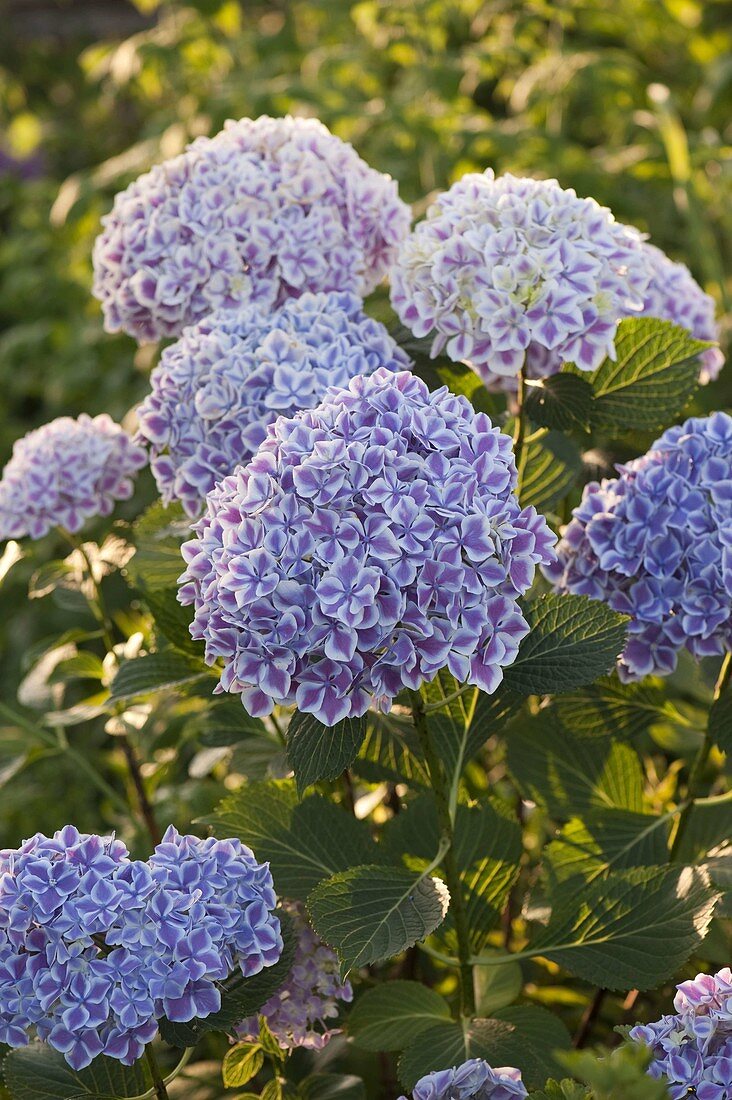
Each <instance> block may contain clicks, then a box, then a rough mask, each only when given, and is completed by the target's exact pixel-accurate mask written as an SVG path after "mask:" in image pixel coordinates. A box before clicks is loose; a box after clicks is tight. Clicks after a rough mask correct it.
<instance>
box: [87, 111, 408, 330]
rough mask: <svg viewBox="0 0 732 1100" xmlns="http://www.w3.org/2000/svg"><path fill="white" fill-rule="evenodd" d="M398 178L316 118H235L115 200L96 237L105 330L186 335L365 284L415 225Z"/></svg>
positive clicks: (380, 272)
mask: <svg viewBox="0 0 732 1100" xmlns="http://www.w3.org/2000/svg"><path fill="white" fill-rule="evenodd" d="M409 221H410V215H409V209H408V207H407V206H406V204H405V203H403V202H402V201H401V200H400V199H399V196H398V192H397V186H396V183H395V182H394V181H393V180H392V179H391V178H390V177H389V176H385V175H382V174H381V173H380V172H377V171H376V170H374V169H372V168H370V167H369V166H368V165H367V164H366V163H365V162H364V161H363V160H361V158H360V157H359V156H358V154H357V153H356V152H355V151H354V149H353V148H352V147H351V146H350V145H348V144H346V143H345V142H343V141H341V140H340V139H339V138H337V137H335V136H334V135H333V134H331V133H330V132H329V131H328V130H327V129H326V128H325V126H323V125H322V123H320V122H317V121H315V120H314V119H296V118H289V117H288V118H268V117H267V116H262V117H261V118H258V119H256V120H251V119H246V118H245V119H241V120H240V121H239V122H233V121H229V122H227V123H226V126H225V128H224V129H223V130H222V131H221V132H220V133H218V134H217V135H216V136H215V137H213V138H208V137H200V138H197V139H196V140H195V141H194V142H193V143H192V144H191V145H190V146H189V147H188V149H187V150H186V152H185V153H183V154H181V155H180V156H178V157H175V158H174V159H172V160H169V161H166V162H165V163H163V164H160V165H157V166H156V167H154V168H153V169H152V171H150V172H147V173H146V174H145V175H143V176H140V178H139V179H137V180H136V181H135V182H134V183H132V184H131V185H130V186H129V187H128V188H127V190H125V191H122V192H120V194H118V195H117V196H116V198H115V201H114V206H113V209H112V211H111V213H110V214H108V215H107V216H106V217H105V218H104V219H103V226H104V228H103V231H102V233H101V235H100V236H99V237H98V238H97V241H96V244H95V247H94V270H95V279H94V293H95V295H96V296H97V298H99V300H100V301H101V303H102V307H103V310H104V316H105V323H106V327H107V329H108V331H110V332H118V331H120V330H123V331H125V332H127V333H129V334H130V335H131V336H134V337H135V338H136V339H137V340H138V341H140V342H142V341H145V340H156V339H158V338H159V337H161V336H177V335H179V334H180V333H181V331H182V329H183V328H184V326H186V325H190V324H193V323H195V322H196V321H199V320H201V318H203V317H204V316H205V315H206V314H207V313H210V312H212V311H213V310H218V309H232V308H235V307H237V306H240V305H242V304H244V303H246V302H250V301H251V302H258V303H260V304H261V305H262V306H264V307H265V308H271V307H273V306H277V305H280V304H281V303H282V302H283V301H284V300H285V299H286V298H289V297H292V296H298V295H299V294H302V293H303V292H304V291H307V290H310V291H320V290H352V291H355V292H356V293H358V294H362V295H364V294H367V293H368V292H370V291H371V290H373V288H374V287H375V286H376V285H377V284H378V283H379V282H380V280H381V279H382V278H383V276H384V275H385V274H386V270H387V268H388V266H389V264H390V263H391V261H392V258H393V256H394V252H395V248H396V246H397V245H398V244H399V242H400V241H401V239H402V238H403V237H404V235H405V234H406V233H407V231H408V228H409Z"/></svg>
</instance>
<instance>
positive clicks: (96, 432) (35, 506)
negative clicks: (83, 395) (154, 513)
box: [0, 413, 147, 539]
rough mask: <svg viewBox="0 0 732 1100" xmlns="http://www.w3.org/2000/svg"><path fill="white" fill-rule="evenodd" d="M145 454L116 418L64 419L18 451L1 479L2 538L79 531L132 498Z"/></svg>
mask: <svg viewBox="0 0 732 1100" xmlns="http://www.w3.org/2000/svg"><path fill="white" fill-rule="evenodd" d="M146 463H147V454H146V452H145V449H144V448H143V447H141V446H139V445H138V444H137V443H135V442H134V441H133V440H132V439H131V437H130V436H129V435H128V434H127V432H126V431H124V429H123V428H121V427H120V426H119V424H116V423H115V422H114V420H112V418H111V417H109V416H107V415H106V413H103V414H102V415H100V416H95V417H91V416H87V415H86V414H85V413H82V415H81V416H80V417H78V419H76V420H74V419H72V418H71V417H69V416H60V417H58V419H56V420H52V421H51V422H50V424H44V425H43V427H42V428H36V429H35V431H32V432H28V434H27V435H25V436H23V438H22V439H19V440H18V441H17V442H16V443H15V446H14V447H13V453H12V456H11V458H10V461H9V462H8V464H7V465H6V467H5V469H4V470H3V474H2V479H0V539H19V538H23V537H25V536H26V535H29V536H30V537H31V538H32V539H39V538H42V537H43V535H45V534H47V533H48V532H49V531H50V530H51V528H52V527H63V528H64V529H65V530H66V531H70V532H72V533H74V534H75V533H76V532H77V531H80V530H81V528H82V527H83V526H84V524H85V523H86V522H87V520H89V519H91V518H93V517H94V516H108V515H110V513H111V512H112V510H113V509H114V505H115V502H116V501H119V500H127V499H128V498H129V497H130V496H132V491H133V487H134V479H135V477H136V475H137V474H138V472H139V471H140V470H141V469H142V467H143V466H145V465H146Z"/></svg>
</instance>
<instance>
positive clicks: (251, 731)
mask: <svg viewBox="0 0 732 1100" xmlns="http://www.w3.org/2000/svg"><path fill="white" fill-rule="evenodd" d="M256 738H263V739H264V738H269V733H268V732H267V729H266V728H265V725H264V722H263V721H262V719H261V718H252V717H251V716H250V715H249V714H247V712H246V711H245V710H244V707H243V706H242V705H241V702H240V701H239V699H238V698H234V699H231V698H227V699H224V700H223V701H221V696H216V698H215V699H214V700H212V702H211V705H210V706H208V707H207V708H206V712H205V714H204V715H203V719H202V726H201V732H200V734H199V740H200V742H201V744H202V745H208V746H209V747H210V748H222V747H224V746H229V745H236V744H238V743H239V742H240V741H250V740H252V739H256ZM278 744H279V742H278Z"/></svg>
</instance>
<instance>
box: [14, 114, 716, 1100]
mask: <svg viewBox="0 0 732 1100" xmlns="http://www.w3.org/2000/svg"><path fill="white" fill-rule="evenodd" d="M420 209H421V210H424V209H427V213H426V215H425V216H424V217H422V218H421V220H417V223H416V226H415V228H414V229H413V230H411V232H410V229H409V227H410V220H411V219H410V213H409V211H408V209H407V208H406V206H405V205H404V204H403V203H402V202H401V201H400V200H399V198H398V195H397V190H396V184H395V183H394V182H393V181H391V180H390V179H388V178H387V177H385V176H383V175H382V174H381V173H380V172H379V171H378V170H377V168H376V167H370V166H368V165H366V164H365V163H364V162H363V161H362V160H360V158H359V157H358V155H357V154H356V153H355V151H354V150H353V149H352V148H351V147H350V146H348V145H346V144H345V143H344V142H342V141H341V140H340V139H338V138H336V137H335V136H333V135H332V134H330V133H329V132H328V131H327V130H326V129H325V128H324V127H323V126H321V125H320V124H319V123H317V122H315V121H304V120H299V119H290V118H288V119H271V118H262V119H257V120H255V121H252V120H248V119H244V120H241V121H240V122H233V123H229V124H227V127H226V128H225V130H224V131H223V132H222V133H220V134H218V135H216V136H214V137H212V138H199V139H198V140H197V141H195V142H194V143H193V145H192V146H191V147H190V148H189V149H188V150H187V151H186V152H185V153H184V154H183V155H182V156H180V157H178V158H176V159H175V160H173V161H168V162H166V163H165V164H162V165H158V166H156V167H155V168H153V169H152V171H151V172H149V173H147V174H146V175H144V176H142V177H140V179H138V180H137V181H136V182H134V183H132V184H131V185H130V187H128V189H127V190H126V191H125V192H123V193H122V194H121V195H119V196H118V197H117V199H116V200H115V203H114V207H113V210H112V212H111V213H110V214H108V215H106V216H105V219H104V225H103V228H102V232H101V234H100V236H99V239H98V242H97V246H96V250H95V256H94V264H95V275H96V282H95V292H96V294H97V296H98V297H99V298H100V299H101V302H102V307H103V310H104V315H105V323H106V326H107V328H108V329H109V330H111V331H117V330H120V329H122V330H124V331H126V332H128V333H129V334H130V335H132V336H133V337H134V338H135V339H136V340H138V341H143V340H144V341H149V340H156V339H158V338H161V337H174V338H176V339H175V342H174V343H170V344H168V345H167V346H165V347H163V348H162V349H161V350H160V357H159V360H158V362H157V365H156V366H154V368H153V370H152V373H151V377H150V381H149V387H148V393H147V396H146V397H145V398H144V399H143V401H142V403H141V404H140V406H139V407H138V408H137V409H135V410H131V411H130V416H129V418H127V419H126V420H125V424H129V425H130V427H131V432H130V434H128V433H127V432H126V431H124V430H123V429H122V428H121V427H119V426H117V425H116V424H114V423H113V422H112V421H111V420H109V418H108V417H97V418H95V419H94V420H92V419H90V418H89V417H88V416H86V415H85V414H84V413H83V412H82V413H80V415H79V417H78V419H77V420H74V419H71V418H70V417H63V418H61V419H60V420H56V421H54V422H53V423H51V424H49V425H46V426H45V427H43V428H41V429H39V430H38V431H36V432H33V433H31V434H30V435H29V436H27V437H26V438H25V439H24V440H21V441H19V442H18V444H17V445H16V449H15V452H14V454H13V456H12V458H11V459H10V461H9V463H8V465H7V466H6V468H5V471H4V472H3V475H2V479H1V480H0V537H2V538H3V540H4V542H5V546H4V548H3V549H2V557H1V558H0V581H2V582H3V583H5V584H10V585H14V584H21V583H27V584H28V586H29V587H28V591H29V595H30V597H31V598H32V600H33V601H38V602H34V603H32V604H31V605H30V606H29V611H28V616H29V617H30V616H31V615H33V614H34V613H35V614H39V612H38V610H36V609H39V608H42V609H45V610H46V618H45V619H44V620H43V623H44V627H45V630H44V633H45V635H46V641H45V642H44V643H43V644H42V645H40V646H37V647H33V648H32V649H31V650H30V651H29V652H28V654H27V656H26V660H25V664H24V669H25V673H26V674H25V677H24V679H23V680H22V682H21V683H19V684H18V692H17V700H16V699H7V700H4V699H0V749H2V751H3V752H4V751H5V749H4V746H5V745H6V743H7V745H8V746H9V749H8V752H9V754H10V755H9V756H8V758H7V759H8V762H7V766H6V756H5V755H3V756H2V757H1V758H0V785H4V786H5V791H4V792H3V793H5V792H7V793H9V795H10V797H11V801H12V794H13V791H14V789H15V788H14V786H13V785H14V784H15V783H16V782H17V780H16V776H17V774H18V772H19V771H20V770H22V769H30V768H33V767H35V766H37V764H38V762H39V761H41V760H49V759H50V760H52V761H53V766H56V767H58V769H59V772H60V773H63V775H64V776H67V775H68V782H69V785H70V788H71V789H72V790H73V792H74V795H75V796H76V795H78V796H79V813H78V816H77V821H78V828H77V827H75V826H72V825H68V824H65V823H64V821H63V820H59V821H56V822H55V823H54V825H53V826H52V827H51V828H48V827H47V826H44V825H43V824H42V823H41V822H39V823H38V824H37V826H36V827H37V828H42V827H45V828H46V831H47V832H49V833H50V834H51V835H45V833H44V832H42V831H39V832H37V833H36V835H34V836H32V837H31V838H30V839H25V838H24V837H23V836H22V835H17V836H16V835H13V836H9V837H8V838H7V847H6V848H5V849H3V850H2V851H0V1044H2V1045H3V1046H2V1051H0V1059H1V1061H2V1072H3V1077H4V1081H5V1092H6V1093H7V1095H8V1096H9V1098H10V1100H49V1097H51V1096H53V1097H56V1098H57V1100H79V1098H80V1097H81V1096H82V1095H84V1096H94V1097H99V1098H102V1100H133V1098H134V1100H175V1098H176V1097H188V1096H190V1097H193V1096H195V1097H199V1096H200V1097H202V1098H203V1097H204V1096H205V1097H210V1098H211V1100H213V1098H214V1097H218V1096H227V1095H228V1096H236V1097H239V1098H241V1100H252V1098H253V1097H261V1098H262V1100H332V1098H333V1097H336V1096H343V1097H344V1100H346V1098H347V1100H396V1098H397V1097H401V1098H402V1100H404V1098H406V1097H408V1096H410V1097H413V1098H414V1100H511V1098H519V1097H534V1098H535V1100H617V1097H619V1096H622V1097H623V1098H624V1100H663V1098H664V1097H665V1098H666V1100H668V1097H672V1098H673V1100H678V1098H680V1097H686V1096H696V1097H698V1098H699V1100H732V1068H731V1067H732V1030H731V1029H730V1019H732V975H731V974H730V970H729V965H728V964H729V961H730V922H729V914H730V901H731V897H732V895H731V894H730V882H731V881H732V878H731V875H730V872H731V869H732V857H731V856H730V851H731V850H732V849H731V847H730V809H729V807H730V797H731V791H730V786H729V774H728V772H729V769H728V767H727V764H726V759H727V758H726V755H725V754H728V753H732V687H731V684H730V682H731V680H732V611H731V609H732V416H730V414H729V412H728V411H724V410H719V411H711V410H712V409H713V406H714V400H715V394H716V390H715V387H714V379H715V377H716V376H717V374H718V373H719V371H720V369H721V368H722V366H723V354H722V351H721V349H720V348H719V346H718V343H717V336H718V333H717V327H716V321H715V316H714V304H713V301H712V299H711V298H710V297H709V296H708V295H707V294H706V292H705V290H704V289H703V288H702V287H701V286H700V285H699V284H698V283H697V282H696V281H695V279H694V277H693V276H692V274H691V272H690V271H689V270H688V269H687V268H686V267H685V266H684V264H683V263H681V262H677V261H676V260H671V259H670V258H668V257H666V256H665V255H664V254H663V253H661V252H660V251H659V250H658V249H657V248H656V247H655V246H654V245H653V244H651V243H650V242H648V241H647V240H646V239H645V238H644V236H643V234H641V233H640V232H639V231H637V230H636V229H634V228H632V227H629V226H626V225H623V224H621V223H620V222H617V221H615V219H614V217H613V215H612V213H611V212H610V211H609V210H606V209H604V208H603V207H601V206H599V205H598V204H597V203H596V202H595V201H594V200H593V199H591V198H583V197H578V195H577V194H576V193H575V192H574V191H572V190H566V189H563V188H561V187H560V186H559V184H558V183H556V182H554V181H542V180H527V179H519V178H516V177H513V176H503V177H498V178H496V177H495V176H494V175H493V174H492V172H490V171H487V172H485V173H484V174H483V175H469V176H465V177H463V178H462V179H458V180H457V182H456V183H454V184H453V186H452V187H451V188H450V189H449V191H447V192H445V193H443V194H439V195H438V196H437V198H436V199H434V201H433V202H432V204H431V205H429V206H428V205H427V204H425V205H423V206H422V207H420ZM387 282H388V283H389V284H390V295H391V304H392V307H393V308H390V307H389V305H388V303H387V300H386V294H385V293H384V290H385V289H386V283H387ZM382 284H383V286H382ZM372 291H376V293H375V294H374V295H373V297H369V295H371V292H372ZM377 318H378V319H377ZM151 354H152V352H151ZM131 362H132V352H131ZM138 362H139V360H138ZM130 369H131V371H132V369H133V368H132V366H131V368H130ZM703 383H710V384H711V385H710V387H709V388H708V389H706V390H705V391H704V399H703V403H701V402H700V400H699V397H698V392H699V387H700V385H701V384H703ZM75 411H76V410H75ZM135 424H136V427H134V428H133V425H135ZM654 440H655V442H654ZM148 460H149V462H150V465H151V472H152V476H149V475H148V474H142V476H141V477H140V478H139V479H138V480H137V482H136V481H135V479H136V475H137V474H138V473H140V471H141V470H142V468H143V466H144V465H145V464H146V463H147V462H148ZM156 490H157V494H158V496H157V497H156V496H155V491H156ZM151 495H152V497H153V499H152V500H151ZM121 501H126V504H125V505H124V507H123V508H120V509H118V510H116V511H115V506H116V504H117V502H121ZM69 542H70V543H71V552H70V553H69V546H68V544H69ZM56 555H59V556H56ZM41 601H42V602H41ZM59 619H60V620H61V629H59ZM13 625H14V629H15V624H13ZM26 633H27V631H26V624H25V620H23V621H19V622H18V624H17V637H18V644H19V645H21V644H23V642H24V639H25V637H26ZM82 794H83V795H84V796H85V797H84V798H83V799H82V798H81V795H82ZM56 812H57V807H55V806H54V805H52V804H51V805H49V806H48V807H47V813H48V815H49V818H52V817H53V815H54V814H55V813H56ZM161 821H173V822H175V824H174V825H171V826H170V827H169V828H167V830H166V831H164V832H163V830H162V829H161V827H160V822H161ZM87 829H89V830H94V831H88V832H87V831H82V830H87ZM178 830H180V831H178ZM4 842H5V841H4ZM150 852H152V854H151V855H150V854H149V853H150ZM695 974H696V975H697V976H696V977H694V975H695ZM674 984H675V985H676V986H677V994H676V998H675V1000H674V1008H675V1010H676V1014H675V1015H668V1014H666V1015H664V1012H665V1011H666V1008H667V1005H668V1003H669V996H670V990H671V988H672V986H673V985H674ZM572 1046H574V1047H575V1048H577V1049H576V1050H574V1051H572V1050H571V1048H572ZM582 1048H588V1049H582ZM232 1090H233V1091H232ZM242 1090H243V1091H242ZM4 1094H5V1093H4Z"/></svg>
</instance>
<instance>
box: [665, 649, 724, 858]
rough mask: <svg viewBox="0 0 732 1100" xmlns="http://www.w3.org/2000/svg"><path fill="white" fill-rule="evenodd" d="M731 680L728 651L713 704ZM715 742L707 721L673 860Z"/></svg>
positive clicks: (682, 813) (690, 781)
mask: <svg viewBox="0 0 732 1100" xmlns="http://www.w3.org/2000/svg"><path fill="white" fill-rule="evenodd" d="M730 680H732V652H730V653H728V654H727V655H726V657H725V658H724V660H723V661H722V667H721V668H720V670H719V676H718V677H717V683H716V685H715V687H714V696H713V698H712V703H713V704H714V703H716V702H717V700H718V699H721V697H722V695H723V694H724V692H725V691H726V690H727V688H728V687H729V685H730ZM713 744H714V742H713V740H712V737H711V735H710V733H709V723H707V730H706V733H705V734H704V740H703V741H702V743H701V746H700V747H699V751H698V752H697V754H696V756H695V757H694V762H693V764H692V765H691V771H690V772H689V783H688V785H687V791H686V804H685V806H684V808H683V810H682V811H681V817H680V818H679V825H678V828H677V830H676V836H675V837H674V839H673V843H672V845H671V851H670V854H669V858H670V859H671V860H673V858H674V856H676V855H677V853H678V851H679V848H680V846H681V841H682V839H683V837H684V834H685V833H686V830H687V828H688V825H689V818H690V816H691V812H692V810H693V808H694V802H695V800H696V799H697V798H698V797H699V795H700V793H701V790H700V788H701V781H702V777H703V775H704V769H705V768H706V766H707V763H708V761H709V756H710V753H711V751H712V746H713Z"/></svg>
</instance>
